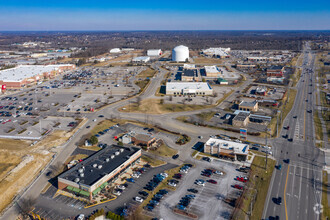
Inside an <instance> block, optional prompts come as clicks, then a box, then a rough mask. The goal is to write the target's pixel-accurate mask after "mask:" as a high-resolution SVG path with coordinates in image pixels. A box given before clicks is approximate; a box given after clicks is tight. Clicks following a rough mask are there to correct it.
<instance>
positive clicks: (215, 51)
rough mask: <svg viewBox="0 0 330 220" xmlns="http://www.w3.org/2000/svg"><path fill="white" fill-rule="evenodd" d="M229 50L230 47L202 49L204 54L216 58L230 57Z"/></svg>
mask: <svg viewBox="0 0 330 220" xmlns="http://www.w3.org/2000/svg"><path fill="white" fill-rule="evenodd" d="M229 52H230V48H221V47H211V48H209V49H204V50H202V54H204V55H207V56H211V57H216V58H228V57H230V55H229Z"/></svg>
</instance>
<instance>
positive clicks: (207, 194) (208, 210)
mask: <svg viewBox="0 0 330 220" xmlns="http://www.w3.org/2000/svg"><path fill="white" fill-rule="evenodd" d="M236 168H237V167H236V166H235V165H231V164H228V163H224V162H220V161H213V162H211V163H209V162H204V161H196V166H195V167H193V168H191V170H190V171H189V172H188V173H187V174H184V175H183V178H182V180H180V182H183V183H179V185H178V186H177V189H176V191H175V193H170V194H169V195H168V196H167V197H166V198H165V200H164V201H163V202H161V204H160V206H159V208H158V209H155V210H154V214H155V215H156V216H159V217H165V216H166V217H168V218H169V219H186V218H185V217H182V216H180V215H177V214H175V213H173V212H172V210H173V209H174V208H177V207H178V203H180V200H182V198H183V197H185V196H186V195H189V194H193V195H195V198H194V199H192V200H191V202H190V204H189V205H188V206H187V207H186V210H185V211H187V212H190V213H194V214H196V215H198V217H199V219H229V216H230V213H231V212H232V209H233V207H231V206H230V205H228V204H226V203H225V202H223V201H222V199H223V198H225V197H233V196H236V197H237V196H238V195H237V194H239V193H237V192H238V191H240V190H238V189H235V188H234V187H233V185H235V184H240V185H243V184H242V183H238V182H237V181H236V180H234V178H235V177H236V176H239V175H242V173H240V172H238V171H236ZM204 169H215V170H218V171H222V172H224V175H219V174H213V175H212V176H211V177H205V176H202V175H201V172H202V171H203V170H204ZM197 179H201V180H204V181H205V186H202V185H197V184H195V181H196V180H197ZM210 179H212V180H214V181H216V182H217V183H216V184H213V183H210V182H207V180H210ZM188 189H196V190H198V192H197V193H192V192H188V191H187V190H188Z"/></svg>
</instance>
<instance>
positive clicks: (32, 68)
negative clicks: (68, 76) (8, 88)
mask: <svg viewBox="0 0 330 220" xmlns="http://www.w3.org/2000/svg"><path fill="white" fill-rule="evenodd" d="M61 66H68V65H65V64H62V65H47V66H44V65H20V66H17V67H14V68H11V69H6V70H2V71H0V80H2V81H5V82H21V81H22V80H24V79H27V78H31V77H34V76H36V75H40V74H43V73H48V72H51V71H56V70H58V68H59V67H61Z"/></svg>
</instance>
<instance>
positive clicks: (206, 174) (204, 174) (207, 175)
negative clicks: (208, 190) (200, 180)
mask: <svg viewBox="0 0 330 220" xmlns="http://www.w3.org/2000/svg"><path fill="white" fill-rule="evenodd" d="M202 176H206V177H210V176H211V175H210V174H208V173H202Z"/></svg>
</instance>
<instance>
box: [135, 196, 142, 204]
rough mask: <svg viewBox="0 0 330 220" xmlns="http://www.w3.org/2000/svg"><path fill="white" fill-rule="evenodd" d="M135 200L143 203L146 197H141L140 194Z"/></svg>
mask: <svg viewBox="0 0 330 220" xmlns="http://www.w3.org/2000/svg"><path fill="white" fill-rule="evenodd" d="M134 200H135V201H137V202H140V203H142V202H143V200H144V199H142V198H141V197H139V196H136V197H135V198H134Z"/></svg>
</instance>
